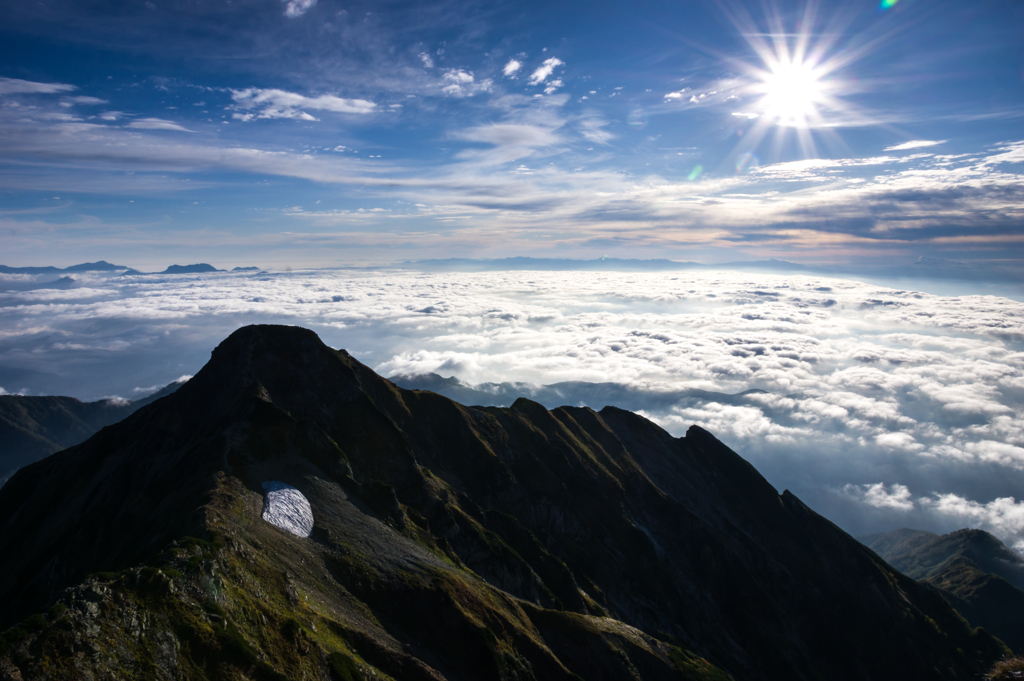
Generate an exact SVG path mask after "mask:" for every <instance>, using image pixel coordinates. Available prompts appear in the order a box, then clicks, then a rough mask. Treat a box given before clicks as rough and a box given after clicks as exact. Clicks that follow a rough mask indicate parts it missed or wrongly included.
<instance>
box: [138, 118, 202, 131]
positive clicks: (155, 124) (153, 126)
mask: <svg viewBox="0 0 1024 681" xmlns="http://www.w3.org/2000/svg"><path fill="white" fill-rule="evenodd" d="M128 127H129V128H135V129H136V130H174V131H176V132H192V130H189V129H188V128H186V127H184V126H182V125H179V124H178V123H175V122H174V121H165V120H164V119H162V118H139V119H137V120H134V121H132V122H131V123H129V124H128Z"/></svg>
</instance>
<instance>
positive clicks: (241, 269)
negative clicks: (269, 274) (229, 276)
mask: <svg viewBox="0 0 1024 681" xmlns="http://www.w3.org/2000/svg"><path fill="white" fill-rule="evenodd" d="M231 271H232V272H259V271H260V268H259V267H255V266H252V267H232V268H231Z"/></svg>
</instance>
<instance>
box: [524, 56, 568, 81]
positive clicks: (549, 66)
mask: <svg viewBox="0 0 1024 681" xmlns="http://www.w3.org/2000/svg"><path fill="white" fill-rule="evenodd" d="M564 65H565V62H563V61H562V60H561V59H559V58H558V57H550V58H548V59H545V60H544V63H543V64H541V65H540V66H539V67H537V69H536V70H535V71H534V72H533V73H532V74H530V81H529V82H530V85H539V84H541V83H543V82H544V81H546V80H547V79H548V77H549V76H550V75H551V74H552V72H553V71H554V70H555V68H556V67H558V66H564Z"/></svg>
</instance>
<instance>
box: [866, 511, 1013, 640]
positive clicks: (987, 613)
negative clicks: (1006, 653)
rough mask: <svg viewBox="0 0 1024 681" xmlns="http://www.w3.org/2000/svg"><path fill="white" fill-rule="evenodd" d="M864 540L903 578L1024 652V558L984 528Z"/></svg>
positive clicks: (886, 535) (893, 534)
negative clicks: (939, 594)
mask: <svg viewBox="0 0 1024 681" xmlns="http://www.w3.org/2000/svg"><path fill="white" fill-rule="evenodd" d="M860 540H861V541H862V542H864V544H866V545H867V546H869V547H870V548H872V549H873V550H874V551H876V552H877V553H878V555H880V556H881V557H882V558H884V559H885V560H886V561H887V562H888V563H889V564H890V565H892V566H893V567H895V568H896V569H898V570H900V571H901V572H903V573H904V574H905V575H908V576H910V577H914V578H915V579H920V580H922V581H924V582H926V583H928V584H931V585H932V586H935V587H936V588H938V589H940V590H941V591H942V594H943V596H945V598H946V600H947V601H949V603H950V604H952V605H953V607H955V608H956V609H957V610H959V611H960V614H961V615H963V616H964V617H966V618H967V621H968V622H970V623H971V624H972V625H973V626H976V627H984V628H985V629H987V630H988V631H990V632H992V633H993V634H995V635H996V636H998V637H999V638H1001V639H1002V640H1003V641H1005V642H1006V644H1007V645H1009V646H1010V647H1011V648H1013V650H1014V651H1016V652H1017V653H1024V590H1022V588H1024V558H1021V557H1020V556H1019V555H1018V554H1017V553H1015V552H1014V551H1012V550H1010V549H1009V548H1007V547H1006V545H1005V544H1003V542H1001V541H999V539H997V538H996V537H994V536H992V535H991V534H989V533H988V532H985V531H983V530H958V531H956V532H950V533H949V534H943V535H938V534H934V533H932V532H925V531H923V530H911V529H907V528H904V529H900V530H896V531H895V532H888V533H883V534H873V535H868V536H866V537H861V538H860Z"/></svg>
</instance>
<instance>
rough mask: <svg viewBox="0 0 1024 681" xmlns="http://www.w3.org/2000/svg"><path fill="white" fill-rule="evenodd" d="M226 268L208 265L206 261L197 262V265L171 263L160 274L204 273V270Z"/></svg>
mask: <svg viewBox="0 0 1024 681" xmlns="http://www.w3.org/2000/svg"><path fill="white" fill-rule="evenodd" d="M223 271H224V270H218V269H217V268H216V267H214V266H213V265H208V264H206V263H205V262H201V263H197V264H195V265H171V266H170V267H168V268H167V269H166V270H164V271H163V272H160V274H203V273H204V272H223Z"/></svg>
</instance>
